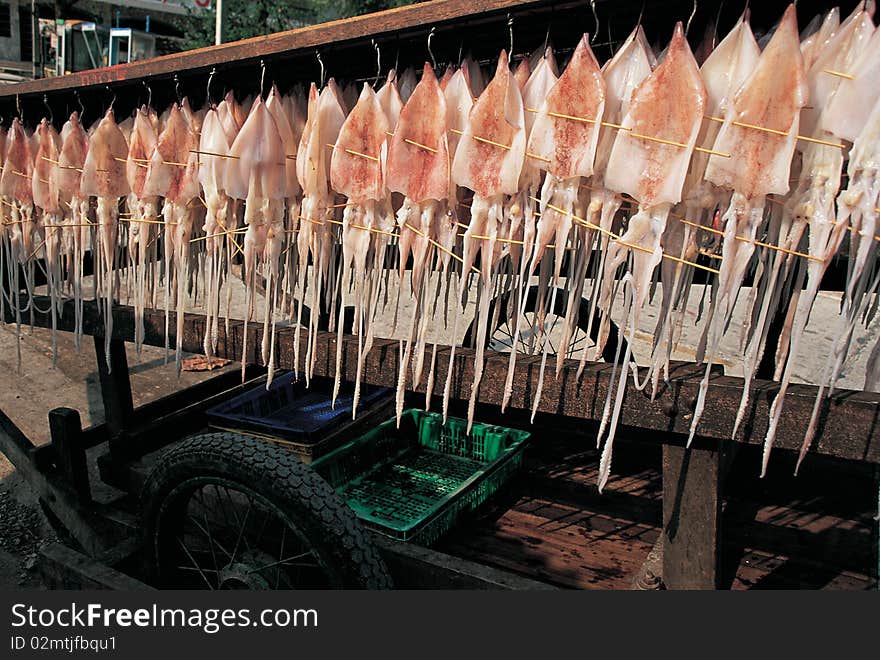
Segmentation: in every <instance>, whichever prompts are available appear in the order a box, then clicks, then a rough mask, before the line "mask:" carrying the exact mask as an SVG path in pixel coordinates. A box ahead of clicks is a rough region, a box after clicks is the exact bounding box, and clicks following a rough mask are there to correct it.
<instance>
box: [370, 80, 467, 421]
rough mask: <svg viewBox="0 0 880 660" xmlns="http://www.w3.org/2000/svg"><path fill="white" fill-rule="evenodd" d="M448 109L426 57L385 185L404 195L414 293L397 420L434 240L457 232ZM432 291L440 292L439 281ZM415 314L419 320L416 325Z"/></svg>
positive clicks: (421, 350) (404, 248) (420, 348)
mask: <svg viewBox="0 0 880 660" xmlns="http://www.w3.org/2000/svg"><path fill="white" fill-rule="evenodd" d="M447 112H448V110H447V104H446V96H445V94H444V91H443V89H442V88H441V87H440V83H439V81H438V80H437V77H436V75H435V74H434V70H433V69H432V68H431V66H430V65H429V64H427V63H426V64H425V65H424V68H423V73H422V78H421V80H420V81H419V83H418V85H416V87H415V89H414V90H413V92H412V94H411V95H410V97H409V100H408V101H407V102H406V105H405V106H404V107H403V109H402V110H401V112H400V117H399V119H398V123H397V128H396V129H395V132H394V137H393V138H392V139H391V144H390V146H389V152H388V168H387V170H388V171H387V182H388V187H389V189H390V190H391V191H393V192H398V193H401V194H402V195H404V202H403V206H402V207H401V208H400V210H399V211H398V214H397V219H398V233H399V235H400V236H401V242H400V246H401V254H400V259H401V273H402V269H403V267H404V264H405V261H406V258H407V256H408V253H409V252H410V251H411V252H412V256H413V269H412V279H411V285H412V290H413V295H414V297H415V304H414V306H413V316H412V323H411V328H410V334H409V337H408V339H407V342H406V348H405V351H404V355H403V361H402V363H401V367H400V373H399V374H398V388H397V413H398V420H399V419H400V414H401V413H402V412H403V394H404V388H405V385H406V377H407V376H406V374H407V369H408V367H409V362H410V357H411V354H412V352H413V344H415V349H414V350H415V363H414V365H413V381H414V383H415V384H418V383H419V382H420V380H421V374H422V369H423V367H424V355H425V344H426V333H427V328H428V318H429V314H428V313H427V301H426V300H425V298H426V295H425V289H426V287H427V273H428V267H429V266H430V262H431V261H432V260H433V259H434V255H435V249H434V246H435V244H440V245H443V246H447V245H449V244H450V236H452V237H454V236H455V234H456V233H457V232H456V229H455V223H454V222H453V220H452V217H451V216H450V215H449V214H448V213H447V196H448V192H449V176H450V153H449V142H448V131H447ZM407 140H409V142H408V141H407ZM413 143H415V144H413ZM419 145H423V146H419ZM424 147H427V149H426V148H424ZM412 227H414V228H415V231H414V230H413V229H412ZM432 241H434V242H433V243H432ZM447 249H451V247H450V248H447ZM438 254H440V255H442V256H443V257H444V258H446V257H448V254H447V253H444V252H442V251H441V252H440V253H438ZM446 263H448V262H446ZM402 284H403V280H402V277H401V285H402ZM436 295H438V296H439V287H438V289H437V290H436ZM417 320H419V321H420V322H419V323H418V328H417V327H416V321H417ZM432 365H433V360H432ZM429 381H431V382H429V385H428V388H429V389H430V388H431V387H432V383H433V369H431V373H430V374H429Z"/></svg>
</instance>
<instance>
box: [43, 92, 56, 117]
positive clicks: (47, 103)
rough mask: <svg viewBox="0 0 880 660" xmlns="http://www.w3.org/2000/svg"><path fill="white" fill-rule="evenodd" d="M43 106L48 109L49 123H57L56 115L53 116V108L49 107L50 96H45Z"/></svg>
mask: <svg viewBox="0 0 880 660" xmlns="http://www.w3.org/2000/svg"><path fill="white" fill-rule="evenodd" d="M43 105H44V106H45V107H46V110H48V111H49V123H50V124H54V123H55V115H54V114H52V107H51V106H50V105H49V96H48V95H47V94H43Z"/></svg>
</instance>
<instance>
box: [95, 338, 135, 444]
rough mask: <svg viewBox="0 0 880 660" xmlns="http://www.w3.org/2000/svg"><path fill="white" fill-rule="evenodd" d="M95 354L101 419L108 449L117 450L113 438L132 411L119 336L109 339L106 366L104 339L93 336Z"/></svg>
mask: <svg viewBox="0 0 880 660" xmlns="http://www.w3.org/2000/svg"><path fill="white" fill-rule="evenodd" d="M94 339H95V356H96V357H97V359H98V378H99V380H100V382H101V399H102V400H103V401H104V421H105V422H106V424H107V429H108V430H109V432H110V451H111V452H114V453H115V452H117V451H118V450H119V443H118V442H116V440H117V439H119V437H120V436H121V435H122V434H123V432H124V431H125V429H126V428H127V427H128V426H129V420H130V419H131V416H132V413H133V412H134V403H133V402H132V399H131V381H130V380H129V377H128V358H127V357H126V355H125V342H124V341H122V340H121V339H112V340H111V341H110V368H109V369H108V367H107V359H106V356H105V354H104V338H103V337H97V336H96V337H95V338H94Z"/></svg>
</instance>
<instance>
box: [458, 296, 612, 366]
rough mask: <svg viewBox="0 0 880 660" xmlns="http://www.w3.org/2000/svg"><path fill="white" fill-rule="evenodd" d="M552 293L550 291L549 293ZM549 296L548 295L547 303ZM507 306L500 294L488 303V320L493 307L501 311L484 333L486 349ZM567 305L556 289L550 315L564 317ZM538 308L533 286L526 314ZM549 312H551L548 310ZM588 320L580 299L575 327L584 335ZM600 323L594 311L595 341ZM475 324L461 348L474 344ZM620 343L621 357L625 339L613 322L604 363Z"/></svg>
mask: <svg viewBox="0 0 880 660" xmlns="http://www.w3.org/2000/svg"><path fill="white" fill-rule="evenodd" d="M550 293H552V291H550ZM549 299H550V296H549V295H548V301H549ZM507 304H508V295H507V294H502V295H501V296H496V297H495V298H493V299H492V301H491V302H490V303H489V319H490V320H491V319H493V318H495V307H496V305H501V309H500V311H499V314H498V322H499V325H498V326H496V327H495V328H492V331H491V332H488V333H486V346H487V348H488V345H489V342H490V341H491V340H492V335H494V334H495V331H496V330H498V328H499V327H501V324H503V323H504V319H505V316H506V314H507ZM567 305H568V302H567V301H566V299H565V290H564V289H558V290H557V293H556V304H555V305H554V307H553V310H552V313H553V314H555V315H556V316H559V317H564V316H565V309H566V307H567ZM537 306H538V287H537V286H536V285H533V286H531V287H529V293H528V298H527V299H526V312H534V311H535V308H536V307H537ZM548 311H551V310H548ZM589 320H590V301H589V300H588V299H587V298H584V297H581V300H580V304H579V308H578V320H577V325H578V327H579V328H580V329H581V331H583V332H584V334H586V332H587V327H588V326H589ZM600 322H601V316H600V314H599V310H598V309H597V310H596V313H595V318H594V319H593V328H592V330H593V332H592V336H591V339H592V340H593V341H596V337H598V335H599V324H600ZM476 326H477V323H476V319H474V320H473V321H471V324H470V325H469V326H468V329H467V332H465V335H464V339H462V342H461V345H462V346H472V345H473V343H474V337H475V333H476V331H477V327H476ZM619 341H622V342H623V343H622V345H621V346H620V354H621V355H623V354H624V353H625V352H626V339H622V338H621V337H620V332H619V331H618V329H617V324H616V323H614V322H613V321H612V322H611V325H610V326H609V331H608V341H607V342H606V343H605V348H604V349H603V350H602V359H603V360H605V362H608V363H611V362H614V355H615V351H616V350H617V342H619Z"/></svg>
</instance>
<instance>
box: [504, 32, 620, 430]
mask: <svg viewBox="0 0 880 660" xmlns="http://www.w3.org/2000/svg"><path fill="white" fill-rule="evenodd" d="M544 61H545V62H547V60H546V59H545V60H544ZM539 66H540V65H539ZM545 66H547V67H548V68H549V63H548V64H545ZM529 91H531V90H529ZM537 105H538V109H539V111H538V113H537V114H536V115H535V120H534V124H533V125H532V127H531V132H530V134H529V140H528V152H529V153H530V154H534V156H535V157H534V158H533V157H529V158H527V162H528V163H534V165H533V166H534V167H537V168H539V169H541V170H545V171H546V172H547V174H546V177H545V178H544V183H543V186H542V187H541V202H540V204H539V208H540V219H539V220H538V222H537V226H536V230H535V236H534V239H533V240H534V246H533V248H532V254H531V256H530V260H529V266H528V269H527V271H526V273H525V274H526V275H527V276H529V277H530V276H531V274H532V273H534V271H535V268H536V267H537V264H538V263H539V261H540V260H541V258H542V257H543V255H544V251H545V246H546V245H547V244H549V243H551V242H552V243H553V244H555V246H556V248H555V259H554V268H553V280H552V283H551V282H547V281H543V278H542V281H540V282H539V284H538V289H539V292H540V294H539V295H541V296H543V299H542V301H541V303H540V305H539V308H541V309H553V308H554V307H555V303H556V295H557V294H556V292H557V290H558V285H559V281H560V276H561V270H560V269H561V266H562V260H563V258H564V256H565V249H566V247H567V246H568V243H569V234H570V232H571V228H572V223H573V219H572V214H573V213H575V207H576V205H578V203H579V198H578V193H579V188H580V184H581V177H588V176H591V175H592V174H593V163H594V159H595V155H596V145H597V141H598V135H599V124H598V122H599V120H600V119H601V118H602V114H603V111H604V107H605V81H604V79H603V78H602V74H601V72H600V70H599V63H598V62H597V61H596V58H595V55H594V54H593V51H592V49H591V48H590V44H589V37H588V35H586V34H585V35H583V36H582V37H581V39H580V41H579V43H578V45H577V47H576V48H575V50H574V53H573V54H572V57H571V61H570V62H569V64H568V66H567V67H566V69H565V71H564V72H563V73H562V75H561V76H559V78H558V80H556V81H555V83H554V84H553V85H552V86H551V87H550V89H549V90H548V91H547V93H546V96H545V98H544V99H543V100H542V101H541V102H540V103H538V104H537ZM563 115H564V116H563ZM566 116H567V117H579V118H583V119H587V120H592V122H588V121H576V120H572V119H567V118H566ZM525 167H528V165H526V166H525ZM556 209H561V211H562V212H560V211H558V210H556ZM578 213H579V214H580V215H582V214H583V212H582V211H581V210H580V209H578ZM587 243H588V244H591V243H592V236H590V237H589V238H587ZM581 256H582V255H577V257H578V263H579V265H580V268H581V269H582V270H583V271H584V272H583V273H581V274H582V275H585V274H586V273H585V269H586V263H585V260H583V259H581V258H580V257H581ZM524 258H525V257H524ZM544 273H548V274H549V272H548V271H544ZM524 279H525V278H524ZM551 287H552V288H551ZM548 290H549V291H552V294H551V295H550V296H549V307H548V306H547V298H548V296H547V293H546V292H547V291H548ZM574 290H575V287H573V288H572V292H574ZM577 295H578V297H579V296H580V293H579V292H578V294H577ZM571 296H572V297H571V301H572V302H573V300H574V293H572V294H571ZM521 297H522V301H523V305H524V303H525V296H521ZM524 313H525V309H524V307H523V308H521V310H520V314H519V315H518V316H517V324H520V323H521V319H522V317H523V315H524ZM572 318H573V317H572ZM572 318H570V319H569V323H568V324H564V325H565V326H567V327H565V328H564V329H563V338H562V342H561V345H560V347H559V352H558V355H560V356H564V354H565V352H566V348H567V345H568V340H569V339H570V337H571V324H572V323H573V321H572ZM538 328H539V331H542V330H543V318H540V317H539V321H538ZM516 335H517V337H518V336H519V329H517V331H516ZM549 350H550V342H549V341H545V342H544V351H543V354H542V359H541V369H540V372H539V377H538V387H537V392H536V395H535V398H534V402H533V406H532V416H533V417H534V414H535V412H536V411H537V408H538V405H539V403H540V399H541V392H542V390H543V384H544V371H545V369H546V364H547V356H548V352H549ZM561 359H562V358H561V357H560V358H559V362H558V365H559V367H560V368H561ZM513 366H514V358H513V357H511V360H510V367H509V369H508V378H507V386H506V387H505V396H504V402H505V403H506V401H507V400H508V399H509V397H510V394H511V392H512V384H513V383H512V376H513Z"/></svg>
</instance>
